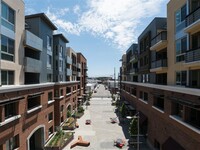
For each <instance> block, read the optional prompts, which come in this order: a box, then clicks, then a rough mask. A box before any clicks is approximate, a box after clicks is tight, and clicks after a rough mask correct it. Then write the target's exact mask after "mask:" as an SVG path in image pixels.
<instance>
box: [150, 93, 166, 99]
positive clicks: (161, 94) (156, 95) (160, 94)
mask: <svg viewBox="0 0 200 150" xmlns="http://www.w3.org/2000/svg"><path fill="white" fill-rule="evenodd" d="M151 94H152V95H153V96H155V97H160V98H164V94H163V93H158V92H152V93H151Z"/></svg>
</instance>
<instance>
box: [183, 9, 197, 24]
mask: <svg viewBox="0 0 200 150" xmlns="http://www.w3.org/2000/svg"><path fill="white" fill-rule="evenodd" d="M199 19H200V7H198V8H197V9H196V10H194V11H192V12H191V13H190V14H189V15H187V16H186V19H185V20H186V22H185V23H186V27H187V26H189V25H191V24H193V23H194V22H196V21H197V20H199Z"/></svg>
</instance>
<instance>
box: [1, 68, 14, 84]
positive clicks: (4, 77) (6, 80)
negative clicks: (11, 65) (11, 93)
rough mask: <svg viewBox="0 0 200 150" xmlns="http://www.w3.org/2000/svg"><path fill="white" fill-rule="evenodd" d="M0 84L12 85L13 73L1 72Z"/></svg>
mask: <svg viewBox="0 0 200 150" xmlns="http://www.w3.org/2000/svg"><path fill="white" fill-rule="evenodd" d="M1 84H2V85H13V84H14V71H7V70H2V71H1Z"/></svg>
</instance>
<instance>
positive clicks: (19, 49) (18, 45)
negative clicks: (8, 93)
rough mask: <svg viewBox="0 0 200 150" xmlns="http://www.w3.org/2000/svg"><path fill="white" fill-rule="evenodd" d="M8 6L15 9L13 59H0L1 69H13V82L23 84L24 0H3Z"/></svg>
mask: <svg viewBox="0 0 200 150" xmlns="http://www.w3.org/2000/svg"><path fill="white" fill-rule="evenodd" d="M3 1H4V2H5V3H6V4H7V5H8V6H10V7H11V8H12V9H14V10H15V16H16V18H15V60H14V62H10V61H5V60H1V69H5V70H14V74H15V79H14V84H16V85H19V84H24V69H23V64H24V47H23V32H24V24H25V20H24V2H23V1H22V0H3Z"/></svg>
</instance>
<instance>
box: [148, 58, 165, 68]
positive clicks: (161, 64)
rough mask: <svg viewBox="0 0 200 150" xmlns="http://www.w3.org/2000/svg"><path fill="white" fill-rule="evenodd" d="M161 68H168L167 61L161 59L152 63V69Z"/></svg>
mask: <svg viewBox="0 0 200 150" xmlns="http://www.w3.org/2000/svg"><path fill="white" fill-rule="evenodd" d="M159 67H167V59H161V60H157V61H154V62H152V63H151V69H154V68H159Z"/></svg>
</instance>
